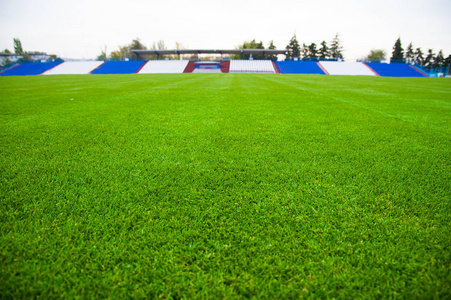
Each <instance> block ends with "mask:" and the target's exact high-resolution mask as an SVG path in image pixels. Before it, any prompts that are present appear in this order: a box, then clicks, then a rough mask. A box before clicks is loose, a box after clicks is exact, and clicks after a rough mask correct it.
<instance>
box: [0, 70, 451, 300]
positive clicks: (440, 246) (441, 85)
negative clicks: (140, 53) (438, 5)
mask: <svg viewBox="0 0 451 300" xmlns="http://www.w3.org/2000/svg"><path fill="white" fill-rule="evenodd" d="M0 113H1V115H0V135H1V146H0V147H1V148H0V149H1V164H0V172H1V173H0V174H1V177H0V180H1V181H0V197H1V198H0V264H1V266H0V267H1V268H0V298H26V299H30V298H43V299H48V298H56V297H69V298H72V297H74V298H75V297H79V298H82V299H87V298H104V297H112V298H129V297H133V298H189V299H191V298H248V297H256V298H272V299H275V298H299V297H304V298H316V297H318V298H345V299H353V298H382V299H390V298H408V299H414V298H449V297H451V269H450V268H451V200H450V198H451V188H450V186H451V138H450V137H451V80H450V79H428V78H397V79H396V78H380V77H378V78H376V77H373V78H371V77H350V76H348V77H347V76H306V75H303V76H302V75H301V76H296V75H293V76H287V75H285V76H283V75H267V74H179V75H104V76H94V75H86V76H85V75H77V76H35V77H3V78H0Z"/></svg>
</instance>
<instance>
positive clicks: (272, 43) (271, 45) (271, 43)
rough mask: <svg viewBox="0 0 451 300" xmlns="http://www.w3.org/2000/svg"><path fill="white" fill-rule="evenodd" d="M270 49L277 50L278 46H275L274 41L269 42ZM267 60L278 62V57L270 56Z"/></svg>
mask: <svg viewBox="0 0 451 300" xmlns="http://www.w3.org/2000/svg"><path fill="white" fill-rule="evenodd" d="M268 49H277V48H276V46H275V45H274V41H272V40H271V41H269V46H268ZM266 59H270V60H272V61H274V60H277V55H274V54H269V55H267V56H266Z"/></svg>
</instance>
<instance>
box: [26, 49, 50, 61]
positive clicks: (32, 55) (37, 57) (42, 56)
mask: <svg viewBox="0 0 451 300" xmlns="http://www.w3.org/2000/svg"><path fill="white" fill-rule="evenodd" d="M27 54H28V56H29V59H30V60H33V61H41V60H47V59H50V55H48V54H47V53H45V52H38V51H29V52H27Z"/></svg>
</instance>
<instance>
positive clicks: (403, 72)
mask: <svg viewBox="0 0 451 300" xmlns="http://www.w3.org/2000/svg"><path fill="white" fill-rule="evenodd" d="M366 65H367V66H369V67H370V68H371V69H373V70H374V71H375V72H376V73H377V74H379V75H380V76H384V77H426V75H424V74H423V73H421V72H420V71H418V70H417V69H415V68H413V67H411V66H410V65H407V64H383V63H366Z"/></svg>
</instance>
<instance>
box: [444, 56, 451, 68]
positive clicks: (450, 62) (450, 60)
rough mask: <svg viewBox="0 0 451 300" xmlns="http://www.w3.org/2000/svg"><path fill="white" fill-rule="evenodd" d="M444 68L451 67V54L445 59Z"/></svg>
mask: <svg viewBox="0 0 451 300" xmlns="http://www.w3.org/2000/svg"><path fill="white" fill-rule="evenodd" d="M444 66H445V67H449V66H451V54H450V55H448V57H447V58H446V59H445V62H444Z"/></svg>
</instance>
